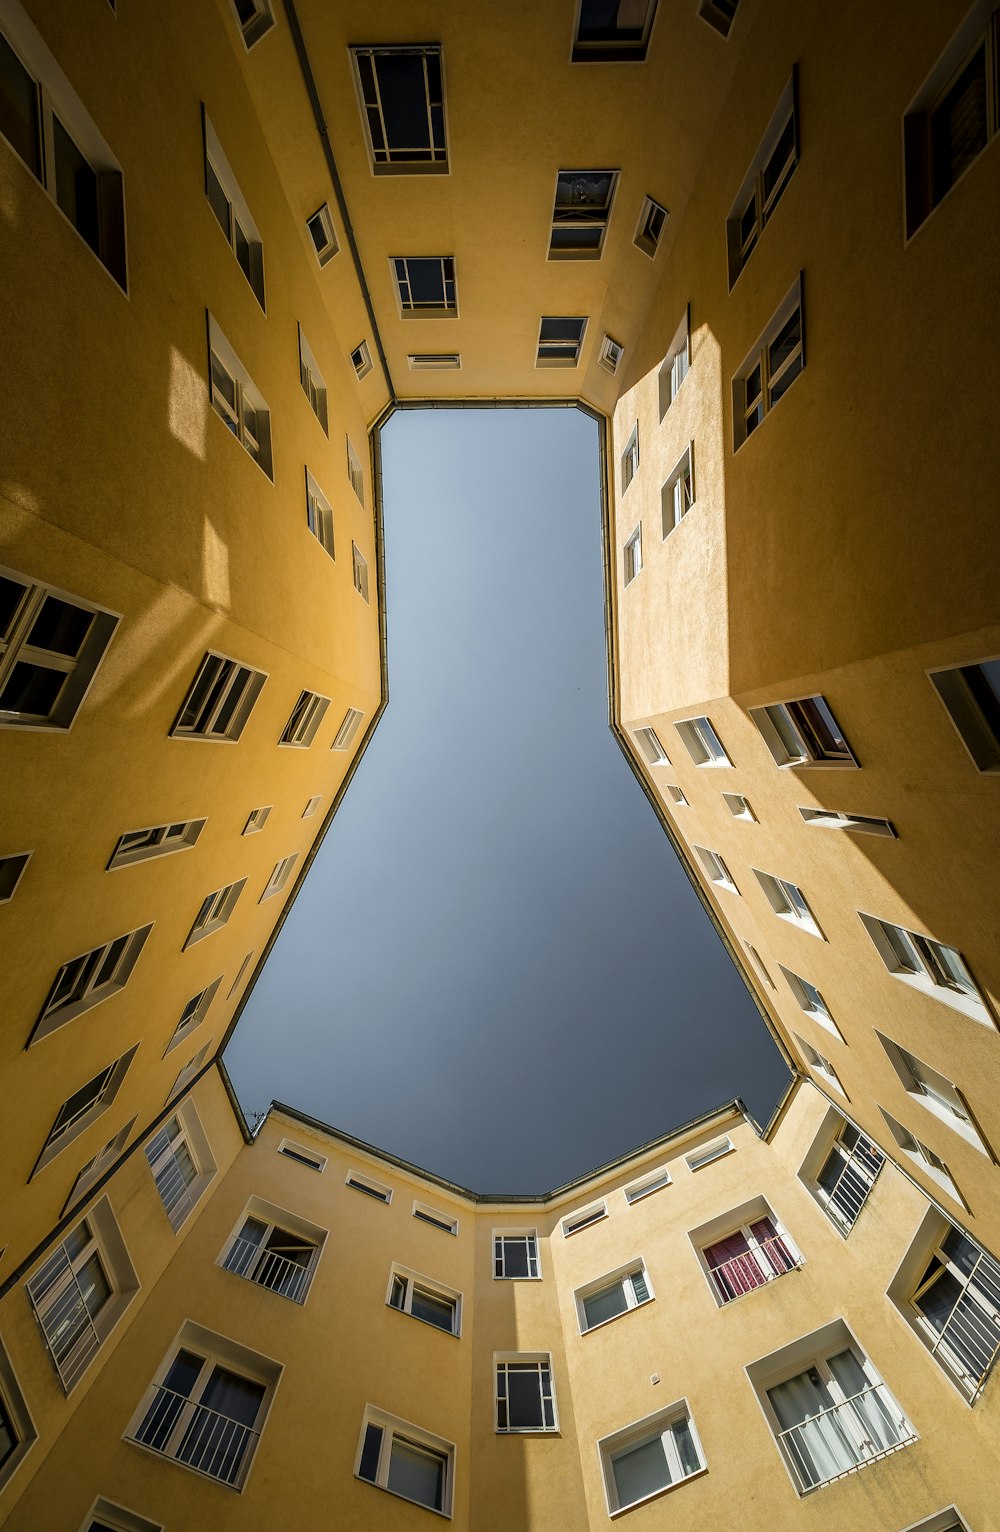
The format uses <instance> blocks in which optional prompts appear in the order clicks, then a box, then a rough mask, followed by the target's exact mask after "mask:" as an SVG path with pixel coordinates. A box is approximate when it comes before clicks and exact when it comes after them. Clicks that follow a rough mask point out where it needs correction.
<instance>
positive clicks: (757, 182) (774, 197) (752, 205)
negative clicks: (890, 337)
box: [726, 6, 799, 287]
mask: <svg viewBox="0 0 1000 1532" xmlns="http://www.w3.org/2000/svg"><path fill="white" fill-rule="evenodd" d="M733 9H734V10H735V6H734V7H733ZM798 162H799V118H798V103H797V99H796V77H795V73H794V71H793V73H792V78H791V79H790V80H789V82H788V84H787V85H786V87H785V89H784V90H783V91H782V93H781V100H780V101H779V102H778V105H777V106H776V107H775V109H774V115H773V116H772V118H771V121H770V122H769V123H768V125H767V131H766V132H765V134H764V137H763V139H762V140H761V144H760V148H759V149H758V150H757V153H756V154H755V155H754V159H753V164H752V165H751V166H750V169H749V170H748V171H747V173H746V175H745V176H744V178H743V184H742V186H741V187H740V189H739V191H738V193H737V195H736V201H735V202H734V203H733V206H732V208H731V210H730V213H729V217H728V218H727V220H726V241H727V244H728V248H729V286H730V287H732V286H733V284H734V282H735V281H736V278H737V277H738V276H739V274H740V272H741V271H742V270H743V268H744V266H745V265H746V263H747V261H748V260H749V259H750V256H751V255H752V253H753V251H754V249H755V248H756V245H757V241H758V239H759V238H760V236H761V234H762V233H763V232H764V225H765V224H766V223H767V221H768V219H769V218H770V216H771V214H772V213H773V212H774V210H775V208H776V207H777V205H778V202H779V200H780V198H781V195H782V193H783V192H784V190H785V187H786V186H787V185H788V183H789V181H790V180H791V178H792V174H793V172H794V170H795V167H796V165H797V164H798Z"/></svg>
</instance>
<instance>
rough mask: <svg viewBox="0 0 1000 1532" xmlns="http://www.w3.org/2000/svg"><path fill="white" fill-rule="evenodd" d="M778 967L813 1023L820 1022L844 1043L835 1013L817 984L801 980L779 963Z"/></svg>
mask: <svg viewBox="0 0 1000 1532" xmlns="http://www.w3.org/2000/svg"><path fill="white" fill-rule="evenodd" d="M778 967H779V968H780V969H781V971H782V973H783V974H784V976H785V978H786V979H787V981H788V987H789V989H790V990H791V992H792V994H793V995H794V996H795V999H796V1001H797V1002H798V1004H799V1006H800V1007H801V1008H802V1010H803V1011H804V1012H805V1014H806V1015H807V1016H811V1017H812V1019H813V1021H817V1022H819V1025H820V1026H821V1027H825V1028H826V1030H827V1031H828V1032H832V1033H833V1035H834V1037H838V1038H840V1041H841V1042H843V1040H844V1039H843V1037H842V1036H841V1033H840V1028H839V1027H838V1026H837V1023H836V1022H835V1021H834V1019H833V1013H832V1012H831V1010H830V1007H829V1006H828V1005H827V1003H826V1001H825V1000H824V999H823V996H822V995H821V994H820V992H819V990H818V989H817V988H816V986H815V984H810V982H809V980H808V979H803V978H800V977H799V975H798V974H797V973H792V971H791V969H790V968H786V967H785V966H784V964H783V963H779V964H778Z"/></svg>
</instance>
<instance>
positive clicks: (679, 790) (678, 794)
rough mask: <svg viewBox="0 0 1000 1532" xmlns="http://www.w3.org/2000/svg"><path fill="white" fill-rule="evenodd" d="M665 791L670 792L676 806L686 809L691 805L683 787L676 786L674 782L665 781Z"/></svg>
mask: <svg viewBox="0 0 1000 1532" xmlns="http://www.w3.org/2000/svg"><path fill="white" fill-rule="evenodd" d="M667 792H668V793H669V794H670V796H671V798H672V799H673V801H674V803H675V804H676V805H677V807H678V808H685V809H687V808H690V807H691V805H690V803H689V802H688V800H687V798H686V796H685V793H684V789H683V787H678V786H677V783H676V782H668V783H667Z"/></svg>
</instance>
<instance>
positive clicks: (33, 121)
mask: <svg viewBox="0 0 1000 1532" xmlns="http://www.w3.org/2000/svg"><path fill="white" fill-rule="evenodd" d="M0 133H2V134H3V136H4V138H5V139H6V140H7V142H8V143H9V144H10V146H11V148H12V149H14V150H15V151H16V152H17V153H18V154H19V155H20V156H21V158H22V160H23V161H24V163H25V164H26V165H27V166H28V168H29V169H30V170H33V171H34V173H35V175H36V176H39V177H40V176H41V173H42V157H41V154H40V152H39V145H38V87H37V85H36V84H35V82H34V80H33V79H32V78H31V76H30V74H29V73H28V71H27V70H26V69H25V67H24V65H23V64H22V63H21V60H20V59H19V58H18V57H17V55H16V54H15V52H14V50H13V49H12V48H11V46H10V44H9V43H8V42H7V39H6V38H5V37H2V36H0Z"/></svg>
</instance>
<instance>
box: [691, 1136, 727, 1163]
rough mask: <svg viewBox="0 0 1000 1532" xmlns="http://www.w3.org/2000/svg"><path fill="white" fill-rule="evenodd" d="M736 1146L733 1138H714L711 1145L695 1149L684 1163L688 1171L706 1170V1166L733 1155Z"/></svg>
mask: <svg viewBox="0 0 1000 1532" xmlns="http://www.w3.org/2000/svg"><path fill="white" fill-rule="evenodd" d="M735 1149H736V1145H735V1144H734V1143H733V1141H732V1139H731V1138H728V1137H727V1138H713V1139H712V1141H711V1143H709V1144H703V1145H702V1146H701V1148H700V1149H695V1150H694V1151H693V1152H692V1153H691V1154H686V1155H685V1156H684V1163H685V1165H686V1166H687V1168H688V1170H704V1168H705V1166H706V1165H711V1164H712V1163H713V1161H715V1160H721V1159H722V1158H723V1157H724V1156H725V1155H727V1154H732V1153H733V1152H734V1151H735Z"/></svg>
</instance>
